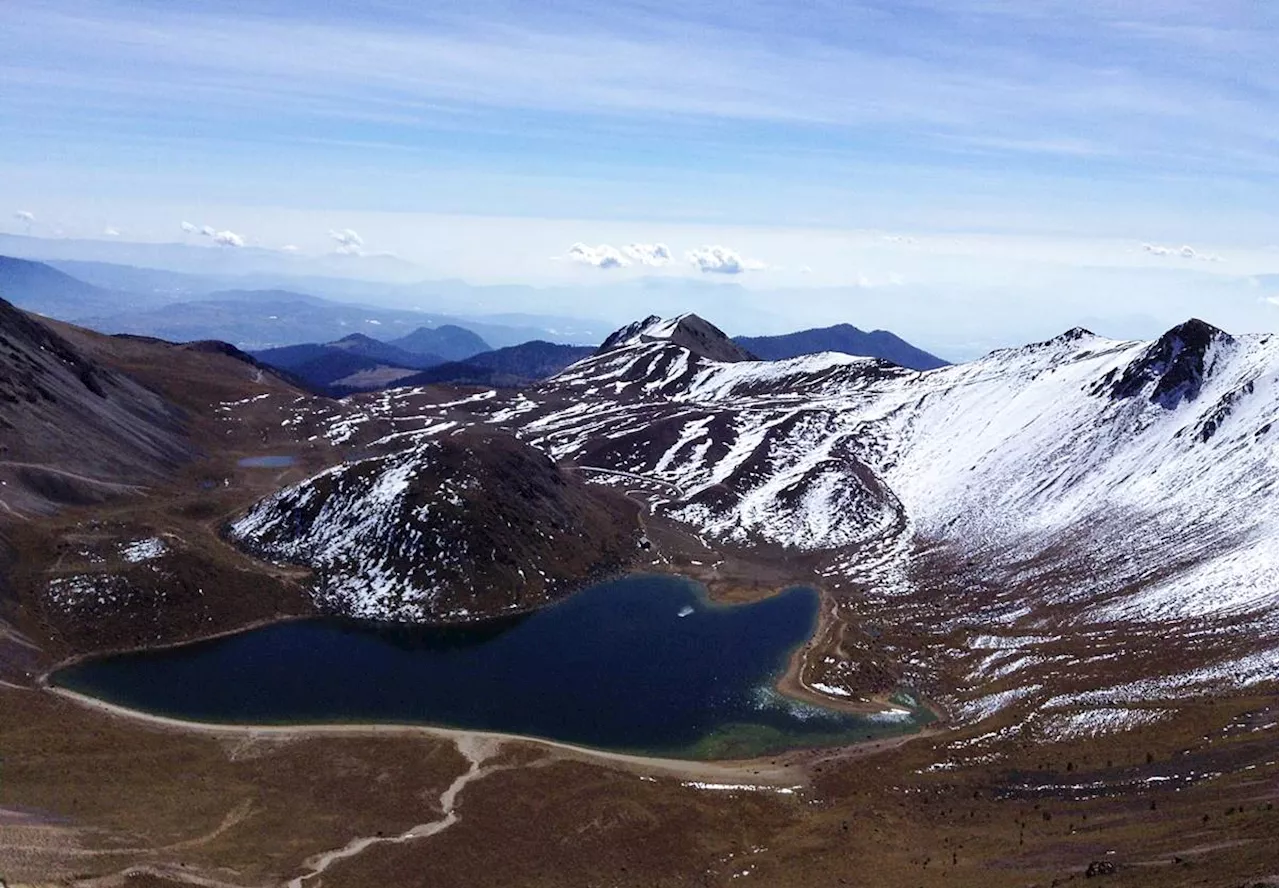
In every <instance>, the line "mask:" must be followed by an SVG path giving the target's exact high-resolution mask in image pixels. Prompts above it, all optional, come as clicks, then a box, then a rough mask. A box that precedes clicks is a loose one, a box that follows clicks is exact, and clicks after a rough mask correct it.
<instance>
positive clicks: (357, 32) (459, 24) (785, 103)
mask: <svg viewBox="0 0 1280 888" xmlns="http://www.w3.org/2000/svg"><path fill="white" fill-rule="evenodd" d="M1020 6H1021V4H1011V3H990V2H986V0H973V2H967V3H966V2H961V3H956V4H936V5H935V8H934V9H932V10H929V11H928V12H927V14H926V13H922V12H921V11H920V10H919V9H914V8H910V9H908V8H904V9H902V10H894V11H893V12H892V13H883V14H874V15H873V14H870V13H869V12H868V11H867V9H865V8H864V7H861V6H857V5H850V6H849V7H848V8H847V9H844V8H842V6H841V5H839V4H826V5H823V6H821V7H819V8H815V9H814V10H812V14H808V15H805V16H792V17H785V16H779V15H777V13H778V5H777V4H775V3H772V2H764V0H747V2H743V3H741V4H735V6H734V10H733V12H734V14H733V15H732V16H728V17H727V16H725V15H723V10H721V9H719V8H718V7H717V6H716V5H715V4H712V5H711V6H708V7H705V8H704V7H697V6H695V7H690V8H688V9H684V10H682V11H681V14H680V16H678V17H672V16H670V15H667V14H661V15H659V14H658V13H657V12H656V11H655V9H654V8H652V7H649V6H646V5H630V4H626V3H622V4H619V5H618V7H617V8H611V9H610V10H609V11H608V12H604V13H601V12H600V10H599V9H598V7H596V6H595V5H588V4H586V3H585V2H582V3H579V2H574V0H569V2H566V3H564V4H556V5H554V7H547V8H545V9H544V8H537V9H536V10H535V8H534V7H528V8H525V7H523V6H509V7H507V6H503V5H501V4H500V5H498V6H497V7H494V8H492V9H489V10H487V13H486V14H480V13H477V14H476V15H474V16H470V17H464V16H460V15H458V14H456V13H452V12H449V11H446V10H437V11H418V12H415V13H414V14H406V13H404V12H403V11H398V10H395V9H394V8H393V7H384V8H383V9H382V10H381V15H380V16H379V17H378V18H373V17H370V16H366V15H361V16H356V15H350V14H348V15H347V16H345V17H344V15H343V10H342V8H341V6H339V7H335V9H334V10H333V15H332V16H331V17H330V18H329V19H327V20H326V21H323V22H322V21H318V20H316V19H314V18H311V19H307V18H303V17H300V16H297V15H290V14H288V13H282V12H281V10H280V9H279V8H277V9H274V10H272V9H268V10H266V11H265V12H264V13H263V14H261V15H254V16H248V15H245V16H240V15H237V14H235V13H233V12H230V11H225V10H224V11H221V12H215V13H195V12H193V11H192V10H191V9H190V8H180V7H174V8H165V9H160V8H158V7H157V8H147V9H146V10H145V11H144V10H141V9H138V10H130V9H127V8H123V7H121V6H118V5H98V4H95V3H88V4H86V3H84V2H72V0H52V2H49V3H44V4H40V5H39V6H38V7H34V8H33V7H31V6H24V7H22V8H21V12H20V14H19V13H18V10H17V7H14V6H10V7H9V14H8V15H6V14H5V13H4V11H3V10H0V25H2V26H3V27H4V28H5V30H6V32H7V33H8V34H9V35H10V37H11V44H12V45H14V46H20V47H24V50H23V51H22V52H20V53H18V54H17V55H16V57H14V58H11V59H10V60H9V62H8V67H7V68H6V77H7V78H8V79H10V81H11V82H13V83H16V84H20V85H21V86H22V89H19V90H16V92H17V93H20V94H23V95H28V96H29V95H31V94H32V93H33V92H39V93H40V95H41V98H42V99H47V100H49V101H56V102H57V103H59V105H66V104H68V103H74V102H86V101H95V102H96V101H100V100H102V99H103V98H104V97H110V98H112V99H114V100H115V101H118V102H120V103H123V104H126V105H132V106H141V105H144V104H145V105H146V106H147V107H148V108H151V107H155V106H159V107H161V108H165V109H167V110H168V111H170V112H171V113H174V112H178V111H179V110H180V111H181V112H183V113H184V114H199V115H201V116H204V117H207V118H209V119H216V118H217V117H219V116H220V115H222V116H225V112H226V110H228V109H236V110H241V111H242V110H244V109H245V108H247V107H257V108H270V109H271V110H272V111H273V113H274V114H277V115H286V116H294V117H296V116H298V115H302V116H311V117H317V116H318V117H327V118H335V117H336V118H345V119H349V120H350V119H360V118H361V116H362V115H367V114H370V113H374V114H379V115H385V116H387V117H388V118H389V119H390V118H395V119H398V120H400V121H403V122H404V123H407V124H410V125H417V126H420V125H422V124H423V123H424V122H425V121H427V120H428V119H430V120H438V119H440V118H441V117H442V116H443V115H450V114H455V115H473V114H474V113H475V112H476V111H477V110H480V109H518V110H522V111H535V112H547V113H556V114H563V113H569V114H575V115H580V116H582V117H583V118H588V119H592V120H594V121H596V122H599V121H600V120H601V119H609V120H616V119H618V118H619V117H633V118H635V117H639V118H643V119H651V118H653V117H655V116H657V117H661V118H662V119H663V120H664V122H665V123H666V124H667V125H668V126H670V125H671V123H672V122H673V115H675V116H686V117H695V118H708V119H718V120H737V121H768V122H781V123H804V124H812V125H820V126H835V127H850V126H859V127H862V126H866V125H870V124H874V125H877V126H879V127H882V128H884V130H882V132H891V133H893V134H895V135H897V136H903V135H906V134H908V133H909V134H911V135H913V136H914V141H913V143H912V149H913V150H916V151H918V150H921V149H922V148H925V147H928V146H930V145H932V147H933V148H934V149H936V150H940V151H952V152H954V151H961V152H964V151H969V150H978V151H988V150H997V151H1002V152H1011V153H1014V154H1029V155H1042V154H1049V155H1064V156H1070V157H1079V158H1082V159H1089V158H1094V157H1113V158H1114V157H1129V158H1131V159H1137V158H1140V157H1141V158H1146V159H1147V160H1148V162H1149V161H1150V158H1152V157H1165V158H1168V159H1169V160H1171V161H1172V160H1173V159H1174V158H1177V157H1181V158H1183V159H1184V160H1185V158H1186V157H1187V156H1188V148H1189V147H1190V145H1191V144H1192V143H1194V144H1195V146H1196V149H1197V150H1196V152H1195V153H1196V156H1197V157H1198V158H1200V159H1203V160H1204V161H1205V162H1210V161H1211V160H1212V158H1213V157H1214V153H1213V149H1214V148H1215V147H1219V148H1220V147H1221V146H1222V144H1223V143H1224V142H1231V143H1233V144H1234V147H1235V148H1237V149H1247V150H1248V151H1249V152H1251V153H1252V154H1253V156H1254V157H1255V159H1261V158H1262V157H1263V156H1264V154H1265V151H1266V149H1267V148H1268V147H1269V146H1270V145H1271V144H1272V143H1273V142H1274V120H1273V117H1274V114H1273V113H1272V102H1271V101H1269V99H1270V98H1271V97H1273V96H1274V94H1275V84H1274V82H1268V80H1269V79H1270V80H1272V81H1273V80H1274V78H1263V77H1257V76H1255V75H1249V74H1247V73H1245V74H1242V73H1240V72H1241V71H1244V72H1248V71H1249V70H1252V68H1251V66H1248V65H1243V66H1241V65H1239V64H1238V57H1239V56H1240V55H1241V54H1244V55H1245V56H1249V57H1254V56H1256V57H1257V58H1258V59H1259V60H1260V61H1262V62H1266V60H1267V59H1268V58H1269V56H1270V54H1271V52H1272V50H1273V49H1274V47H1273V46H1272V45H1271V41H1272V38H1273V36H1274V15H1269V14H1264V13H1262V12H1250V11H1249V10H1237V11H1236V12H1235V13H1229V12H1218V13H1214V14H1212V15H1206V14H1204V11H1203V10H1197V11H1196V13H1195V14H1194V15H1193V14H1192V12H1191V10H1190V9H1189V8H1187V9H1185V10H1179V9H1164V8H1160V9H1154V8H1153V9H1151V10H1144V9H1142V8H1132V9H1130V8H1126V10H1125V15H1123V16H1117V15H1116V14H1115V12H1114V8H1113V7H1110V6H1108V5H1107V4H1105V3H1095V4H1086V5H1085V6H1083V7H1077V6H1069V5H1066V4H1050V5H1048V6H1044V5H1042V4H1037V5H1036V11H1035V14H1028V13H1027V11H1026V10H1024V9H1020V8H1019V7H1020ZM299 8H300V9H306V8H307V7H305V6H304V7H299ZM587 13H590V14H587ZM1206 18H1207V19H1209V21H1207V22H1206ZM1143 25H1145V26H1148V27H1146V28H1145V29H1144V28H1143V27H1138V26H1143ZM1206 31H1209V32H1214V33H1222V34H1227V35H1230V36H1231V38H1232V39H1230V40H1222V41H1217V42H1215V41H1206V40H1205V39H1204V33H1205V32H1206ZM1072 38H1078V39H1072ZM691 42H695V43H696V44H697V45H698V47H699V49H698V52H697V53H696V54H691V53H690V52H689V51H688V47H689V45H690V43H691ZM32 47H34V48H35V49H32ZM1178 48H1183V49H1184V50H1185V49H1187V48H1191V49H1194V52H1190V51H1184V52H1181V53H1179V52H1178V51H1177V49H1178ZM125 58H127V59H128V60H129V64H128V65H123V64H121V60H123V59H125ZM68 60H74V61H73V62H69V61H68ZM1256 67H1257V68H1258V70H1263V69H1266V70H1271V68H1273V67H1274V66H1273V65H1272V66H1271V67H1270V68H1268V66H1267V65H1266V64H1261V65H1259V66H1256ZM1231 72H1235V73H1234V74H1233V75H1232V76H1231V77H1227V76H1213V75H1219V74H1221V75H1226V74H1228V73H1231ZM1207 75H1208V76H1207ZM1237 75H1238V76H1248V77H1251V78H1252V79H1251V80H1250V81H1249V82H1248V83H1247V84H1246V85H1238V84H1239V83H1240V81H1239V80H1238V79H1237ZM1254 81H1257V82H1256V83H1255V82H1254ZM1259 90H1261V91H1262V92H1263V93H1265V94H1266V96H1267V98H1268V101H1259V98H1260V96H1259ZM522 124H523V125H532V124H536V121H534V120H532V119H526V120H524V121H522ZM563 125H564V121H560V122H559V123H558V124H557V126H563ZM1174 135H1176V136H1177V138H1171V137H1172V136H1174Z"/></svg>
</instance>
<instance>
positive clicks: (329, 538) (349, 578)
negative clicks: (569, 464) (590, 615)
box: [228, 435, 636, 622]
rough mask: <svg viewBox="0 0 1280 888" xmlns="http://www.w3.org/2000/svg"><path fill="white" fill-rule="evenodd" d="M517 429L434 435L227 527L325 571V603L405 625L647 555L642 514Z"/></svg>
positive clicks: (527, 594) (512, 598)
mask: <svg viewBox="0 0 1280 888" xmlns="http://www.w3.org/2000/svg"><path fill="white" fill-rule="evenodd" d="M628 517H629V516H628V515H626V514H625V511H623V512H620V511H619V510H618V509H617V508H616V504H613V503H610V502H602V501H599V500H598V498H597V497H593V496H592V495H590V493H589V491H587V490H586V489H585V488H584V486H583V485H582V484H581V482H578V481H577V480H576V479H573V478H569V477H566V476H565V475H564V473H562V472H561V471H560V470H558V469H557V468H556V467H555V466H553V465H552V464H551V463H550V462H549V461H548V460H547V459H546V457H544V456H542V455H541V454H539V453H537V452H536V451H533V450H530V449H529V448H527V447H525V446H523V445H521V444H519V443H518V442H517V441H515V440H514V439H511V438H509V437H506V436H492V435H489V436H465V435H464V436H462V437H456V438H455V437H440V438H434V437H428V438H426V439H418V440H415V441H414V442H413V443H412V444H411V445H410V446H408V447H405V448H403V449H400V450H397V451H395V452H392V453H390V454H388V455H385V456H375V457H369V458H366V459H362V460H359V461H355V462H350V463H345V464H342V465H338V466H335V467H333V468H331V469H329V470H327V471H324V472H321V473H320V474H319V475H316V476H314V477H312V478H309V479H307V480H306V481H303V482H301V483H299V484H295V485H293V486H291V487H287V488H285V489H283V490H281V491H278V492H277V493H275V494H273V495H272V496H270V497H267V498H266V499H264V500H262V501H260V502H259V503H258V504H257V505H256V506H255V507H254V508H253V509H251V510H250V511H249V512H248V513H247V514H245V515H243V516H241V517H240V518H238V519H237V520H236V521H234V522H232V523H231V525H230V526H229V528H228V535H229V536H230V537H231V538H232V539H234V540H236V541H237V542H240V543H241V544H242V545H244V546H245V547H246V548H248V549H250V550H252V551H255V552H257V553H259V554H261V555H263V556H265V557H268V558H270V559H272V560H276V561H281V562H288V563H294V564H303V565H307V566H309V567H312V568H314V569H315V571H316V577H317V582H316V586H315V595H316V598H317V602H318V603H319V604H321V605H322V606H323V607H324V608H325V609H326V610H329V611H332V612H336V613H341V614H345V615H348V616H355V617H365V618H370V619H390V620H399V621H406V622H418V621H430V620H454V619H466V618H468V617H471V616H473V615H474V616H486V615H492V614H495V613H502V612H506V611H512V610H527V609H529V608H530V607H534V606H537V605H539V604H544V603H546V602H548V601H550V600H553V599H554V598H555V597H557V596H558V595H562V594H564V593H565V592H567V591H571V590H572V589H573V588H575V587H577V586H579V585H581V583H582V582H583V579H584V578H585V577H588V576H590V575H592V574H594V573H599V572H604V571H610V570H613V569H616V568H617V567H618V566H619V565H621V564H623V563H625V561H626V560H627V559H628V558H629V557H630V556H631V554H632V553H634V552H635V550H636V541H635V536H636V531H635V524H634V520H633V519H632V520H630V521H629V520H628Z"/></svg>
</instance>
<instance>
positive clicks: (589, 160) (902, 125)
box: [0, 0, 1277, 326]
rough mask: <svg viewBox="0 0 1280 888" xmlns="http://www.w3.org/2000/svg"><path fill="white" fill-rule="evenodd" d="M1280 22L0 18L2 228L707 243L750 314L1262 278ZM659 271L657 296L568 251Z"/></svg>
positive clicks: (537, 249)
mask: <svg viewBox="0 0 1280 888" xmlns="http://www.w3.org/2000/svg"><path fill="white" fill-rule="evenodd" d="M1276 15H1277V10H1276V6H1275V4H1270V3H1257V2H1247V3H1217V4H1206V3H1194V4H1193V3H1180V2H1162V3H1147V2H1140V0H1139V2H1115V0H1077V2H1044V3H1035V2H1022V0H958V2H940V0H939V2H928V0H926V2H920V3H910V2H893V3H889V2H870V3H866V2H864V3H858V2H839V0H818V2H808V3H790V2H759V0H735V2H705V0H699V2H690V3H686V4H681V5H674V4H665V3H657V2H638V3H617V2H614V3H608V4H604V3H600V2H598V0H596V2H575V0H563V2H550V3H538V4H529V3H514V2H510V3H509V2H492V0H480V2H467V3H435V4H419V3H398V2H360V3H353V2H342V0H339V2H327V3H324V4H316V3H310V2H306V3H302V2H276V3H273V2H255V3H245V2H229V0H224V2H218V3H213V2H209V3H204V2H200V3H197V2H189V0H165V2H159V0H156V2H131V3H119V2H80V0H42V2H40V3H38V4H35V3H9V4H0V37H2V38H3V43H4V46H5V48H6V49H5V53H4V55H3V58H0V83H2V84H3V86H0V225H5V226H6V227H7V230H9V231H13V232H23V231H28V230H29V231H31V233H34V234H40V235H42V236H58V235H62V236H75V237H121V238H129V239H135V240H140V241H164V240H177V239H179V237H183V236H184V235H183V234H182V233H181V232H180V231H179V229H178V226H179V223H180V222H182V221H190V222H191V223H192V224H193V225H196V226H204V225H209V226H211V227H213V228H214V229H216V230H219V231H223V230H225V231H234V232H236V233H237V235H238V236H239V237H240V238H242V239H243V240H244V242H245V243H246V244H247V245H249V246H258V247H262V248H268V249H278V248H280V247H284V246H286V245H288V246H296V247H298V248H299V251H300V252H301V253H304V254H307V253H321V252H325V251H330V250H333V249H337V248H339V247H341V246H342V244H340V243H339V242H338V240H336V239H335V238H333V237H331V236H330V231H338V232H342V231H344V230H346V229H351V230H353V231H357V232H359V234H360V237H361V241H362V244H361V245H360V246H359V251H361V252H366V251H367V252H370V253H373V252H381V251H386V252H394V253H395V254H396V255H398V256H400V257H401V258H403V259H406V260H408V261H411V262H414V263H417V264H420V265H421V266H422V268H423V276H424V277H431V276H433V275H441V276H443V275H449V276H461V277H464V278H468V279H474V280H477V281H483V280H520V281H527V282H531V283H538V282H542V281H562V280H575V281H591V280H597V279H599V280H604V279H606V276H608V275H616V276H619V277H621V276H627V275H630V276H635V275H638V274H658V273H661V274H683V275H692V276H698V275H701V274H705V271H699V268H704V269H705V265H699V264H697V263H696V262H694V261H691V260H690V259H689V255H690V254H691V253H696V252H697V251H699V250H702V249H703V248H706V247H712V246H718V247H722V248H724V249H726V250H729V251H732V252H733V253H734V254H736V255H738V256H740V257H741V258H742V260H743V261H742V262H741V263H739V264H738V265H737V266H734V265H732V263H731V264H730V265H729V266H727V267H728V268H730V269H732V270H730V271H729V272H727V274H728V275H732V276H734V277H736V278H739V279H740V280H741V281H742V282H749V285H750V286H756V287H761V286H781V285H784V284H785V285H786V286H805V285H812V286H818V285H821V286H824V287H831V286H840V285H843V284H848V285H849V286H857V285H858V284H859V281H861V283H862V285H866V284H868V283H873V284H874V283H876V282H877V281H878V280H880V281H882V282H883V281H889V280H891V278H896V279H898V280H900V281H901V280H906V281H907V282H909V283H912V284H919V285H921V286H926V285H929V286H936V287H938V288H944V287H947V286H955V287H962V288H963V287H977V286H980V285H982V284H983V283H984V276H990V277H991V278H992V279H993V280H1004V279H1006V278H1007V277H1008V274H1009V272H1008V269H1009V267H1010V261H1011V260H1018V262H1017V264H1018V265H1020V266H1028V263H1030V265H1035V264H1036V263H1040V265H1041V266H1043V267H1042V268H1040V273H1039V276H1040V277H1043V276H1044V275H1045V274H1048V273H1049V272H1050V271H1051V270H1052V269H1054V268H1057V269H1066V270H1070V271H1071V272H1073V273H1074V272H1076V271H1078V270H1081V269H1087V268H1094V267H1097V266H1099V265H1102V266H1108V267H1111V266H1117V267H1124V268H1151V269H1152V270H1153V271H1155V270H1159V271H1160V272H1161V279H1162V280H1163V279H1165V278H1167V275H1166V274H1164V273H1165V272H1167V271H1168V270H1170V269H1178V268H1181V269H1185V270H1189V271H1191V270H1194V271H1195V272H1196V274H1197V275H1202V274H1205V273H1212V274H1215V275H1232V276H1249V275H1256V274H1259V273H1265V272H1274V271H1275V265H1276V250H1275V247H1276V226H1277V187H1276V186H1277V161H1276V157H1277V114H1276V108H1277V61H1276V37H1277V21H1276ZM19 212H22V213H30V214H31V218H30V219H28V218H27V217H26V216H22V217H18V216H15V215H14V214H16V213H19ZM841 233H848V238H847V240H844V241H842V240H841ZM895 238H896V240H895ZM1029 239H1031V240H1034V241H1035V242H1036V244H1037V245H1038V246H1037V248H1036V250H1033V251H1032V252H1031V253H1030V254H1028V255H1026V256H1024V255H1022V254H1020V253H1019V250H1020V249H1021V248H1022V247H1023V246H1025V245H1026V244H1027V243H1028V240H1029ZM195 240H196V242H199V238H198V236H197V238H196V239H195ZM659 241H661V242H663V243H667V242H668V241H670V243H669V244H668V246H669V248H670V253H671V256H672V259H671V262H670V263H668V264H667V265H665V266H662V267H661V268H659V267H656V266H651V265H646V264H645V263H643V262H640V261H636V260H634V259H627V258H626V254H625V253H624V254H622V256H623V258H622V261H621V262H618V263H616V264H613V265H612V266H609V264H608V263H604V264H605V265H606V267H604V268H601V267H598V265H599V264H600V263H598V262H595V260H592V261H587V262H583V261H575V259H574V257H575V256H577V257H579V258H580V257H581V255H583V254H581V253H573V252H571V248H572V246H573V244H575V243H582V244H584V245H586V246H587V247H589V248H591V249H592V250H594V249H595V248H598V247H602V246H607V247H611V248H613V249H615V250H620V249H622V248H623V247H625V246H626V245H627V244H629V243H638V244H653V243H657V242H659ZM944 241H945V242H946V243H947V244H949V245H950V246H948V247H947V248H946V249H944V250H941V252H940V251H939V250H938V249H935V246H936V245H937V244H939V243H943V242H944ZM904 244H907V245H911V246H913V248H914V249H913V250H912V251H909V252H908V253H906V254H904V252H903V245H904ZM956 244H961V245H963V244H970V245H973V244H980V245H981V248H980V249H974V250H969V251H968V252H964V250H963V249H962V250H961V252H963V253H964V256H963V259H964V261H963V262H960V261H957V260H956V258H955V257H956V253H955V251H956V249H957V247H956V246H955V245H956ZM992 244H997V246H996V247H993V246H992ZM1047 244H1052V246H1051V247H1050V246H1046V245H1047ZM1144 244H1148V245H1150V246H1151V248H1152V249H1148V248H1146V247H1144V246H1143V245H1144ZM871 245H874V246H876V247H878V248H880V249H879V252H877V250H876V249H873V248H872V246H871ZM1183 246H1189V247H1191V249H1192V251H1193V253H1192V254H1185V253H1183V252H1179V251H1180V250H1181V248H1182V247H1183ZM1166 249H1167V250H1169V252H1162V251H1163V250H1166ZM353 250H354V248H353ZM587 255H589V256H591V257H595V256H598V255H604V254H596V253H590V254H587ZM850 255H855V256H856V257H857V261H856V262H852V263H851V262H850V261H849V258H848V257H849V256H850ZM460 257H461V258H460ZM1036 257H1039V258H1036ZM1047 257H1049V258H1047ZM1023 260H1025V261H1023ZM1046 263H1047V264H1046ZM591 275H595V276H596V277H595V278H593V277H590V276H591ZM1033 276H1035V275H1033ZM1070 277H1071V275H1069V274H1067V275H1064V278H1070ZM1152 280H1153V281H1154V280H1155V278H1153V279H1152ZM1188 286H1190V285H1188ZM1139 289H1141V288H1139ZM1117 292H1119V291H1117ZM1272 307H1273V306H1272ZM1125 308H1141V306H1126V307H1125ZM1264 308H1267V309H1268V310H1269V307H1267V306H1264ZM923 310H925V309H922V311H923ZM1143 310H1145V309H1143ZM1240 316H1241V317H1242V318H1246V317H1255V316H1256V318H1257V320H1256V321H1254V322H1250V321H1248V320H1241V321H1239V322H1240V323H1254V324H1255V325H1256V324H1261V323H1263V321H1264V320H1265V321H1266V324H1267V325H1268V326H1273V325H1274V323H1273V320H1269V319H1268V318H1270V315H1265V316H1264V315H1262V314H1258V313H1257V312H1254V314H1252V315H1251V314H1249V313H1248V312H1244V313H1242V314H1241V315H1240ZM854 320H856V319H854Z"/></svg>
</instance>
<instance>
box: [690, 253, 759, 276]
mask: <svg viewBox="0 0 1280 888" xmlns="http://www.w3.org/2000/svg"><path fill="white" fill-rule="evenodd" d="M685 258H686V259H688V260H689V263H690V264H691V265H693V266H694V267H695V268H697V269H698V271H701V272H704V273H708V274H742V273H744V272H747V271H761V270H763V269H765V268H768V267H769V266H768V265H767V264H765V263H764V262H761V261H760V260H758V259H747V258H745V257H743V256H742V255H741V254H739V253H738V252H737V251H736V250H731V249H729V248H728V247H721V246H708V247H699V248H698V249H696V250H690V251H689V252H687V253H685Z"/></svg>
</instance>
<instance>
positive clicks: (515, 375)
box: [398, 340, 595, 388]
mask: <svg viewBox="0 0 1280 888" xmlns="http://www.w3.org/2000/svg"><path fill="white" fill-rule="evenodd" d="M594 351H595V349H593V348H591V347H590V346H581V345H556V344H555V343H552V342H541V341H536V340H535V341H534V342H526V343H523V344H521V345H512V346H509V347H507V348H499V349H495V350H494V351H488V352H483V353H481V354H478V355H475V356H474V357H471V358H468V359H467V360H465V361H451V362H449V363H447V364H441V365H440V366H438V367H432V368H431V369H429V370H425V371H423V372H422V373H417V374H414V375H413V376H407V377H405V378H404V379H402V380H400V381H399V383H398V384H399V385H431V384H437V385H438V384H443V383H452V384H454V385H483V386H488V387H490V388H520V387H522V386H525V385H529V384H530V383H533V382H537V381H538V380H541V379H547V378H548V377H551V376H555V375H556V374H557V373H559V372H560V371H561V370H563V369H564V368H566V367H568V366H569V365H570V364H572V363H574V362H575V361H580V360H582V359H583V358H585V357H588V356H590V355H591V354H592V353H593V352H594Z"/></svg>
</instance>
